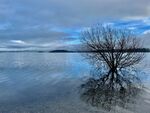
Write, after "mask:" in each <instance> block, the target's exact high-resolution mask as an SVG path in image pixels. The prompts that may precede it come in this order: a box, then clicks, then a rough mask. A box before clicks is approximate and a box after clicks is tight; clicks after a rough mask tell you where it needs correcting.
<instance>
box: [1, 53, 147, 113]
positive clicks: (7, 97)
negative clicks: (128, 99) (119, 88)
mask: <svg viewBox="0 0 150 113" xmlns="http://www.w3.org/2000/svg"><path fill="white" fill-rule="evenodd" d="M148 59H149V58H146V60H145V61H144V62H145V63H141V64H140V65H139V69H141V70H143V72H142V73H143V74H142V75H141V76H143V78H144V79H143V81H145V84H146V85H147V86H148V84H149V80H150V79H149V78H150V77H148V74H149V72H148V71H149V69H150V64H149V60H148ZM90 68H91V66H90V65H89V64H88V61H86V60H85V59H84V58H83V57H82V55H81V54H77V53H74V54H70V53H67V54H66V53H64V54H63V53H0V113H99V112H100V113H107V112H108V111H104V110H102V109H101V108H96V107H92V106H90V105H88V104H86V103H84V102H83V101H82V100H81V99H80V91H79V87H80V85H81V84H82V83H83V82H84V80H85V79H86V78H88V77H89V76H90ZM145 78H146V79H145ZM149 93H150V90H149V89H148V87H146V88H145V91H144V92H143V94H142V96H141V99H139V101H137V104H136V105H132V106H133V107H131V108H130V109H122V108H119V107H116V109H115V111H111V112H119V113H141V112H143V113H149V111H150V108H149V106H150V94H149ZM139 107H140V108H139Z"/></svg>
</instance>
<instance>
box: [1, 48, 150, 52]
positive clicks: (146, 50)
mask: <svg viewBox="0 0 150 113" xmlns="http://www.w3.org/2000/svg"><path fill="white" fill-rule="evenodd" d="M5 52H36V53H98V52H150V49H148V48H139V49H123V50H120V49H114V50H96V51H86V50H51V51H50V50H14V51H13V50H12V51H0V53H5Z"/></svg>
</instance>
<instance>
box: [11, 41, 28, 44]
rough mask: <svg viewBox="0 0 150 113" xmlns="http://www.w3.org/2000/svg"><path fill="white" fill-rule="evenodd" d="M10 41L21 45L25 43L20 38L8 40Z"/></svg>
mask: <svg viewBox="0 0 150 113" xmlns="http://www.w3.org/2000/svg"><path fill="white" fill-rule="evenodd" d="M10 42H12V43H15V44H22V45H25V44H27V43H26V42H24V41H22V40H10Z"/></svg>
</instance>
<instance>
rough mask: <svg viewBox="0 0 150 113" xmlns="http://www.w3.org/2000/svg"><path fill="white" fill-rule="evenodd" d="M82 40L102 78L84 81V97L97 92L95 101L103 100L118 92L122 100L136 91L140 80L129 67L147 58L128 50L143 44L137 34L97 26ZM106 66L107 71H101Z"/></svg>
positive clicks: (86, 33) (82, 36)
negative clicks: (103, 97) (128, 69)
mask: <svg viewBox="0 0 150 113" xmlns="http://www.w3.org/2000/svg"><path fill="white" fill-rule="evenodd" d="M81 41H82V44H83V46H82V47H83V48H82V49H84V50H85V51H88V52H87V53H86V55H85V57H86V58H87V59H89V60H90V61H91V62H92V63H93V64H94V65H96V66H95V70H96V71H95V72H96V75H98V76H99V78H98V79H89V80H88V82H86V83H85V84H82V89H84V90H85V91H84V93H83V95H82V96H85V95H86V94H89V93H90V95H91V93H92V94H94V96H93V97H92V98H91V100H92V102H94V100H95V99H96V100H98V101H101V102H102V100H101V97H102V96H105V97H106V95H107V94H108V95H109V94H110V93H111V95H110V96H111V97H113V96H116V95H117V96H119V97H122V99H123V97H124V98H126V97H129V95H130V96H131V95H134V94H136V93H135V91H137V90H136V89H137V87H138V86H137V84H139V82H140V79H139V78H138V77H137V76H136V75H135V74H132V73H130V71H127V68H128V67H131V66H133V65H135V64H138V63H139V62H140V61H141V60H142V59H143V58H144V54H143V53H139V52H138V53H137V52H128V50H135V49H139V48H141V47H142V45H141V44H140V41H139V39H138V38H137V37H136V35H134V33H132V32H131V31H129V30H127V29H117V28H113V27H110V26H103V25H97V26H95V27H92V28H90V29H87V30H85V31H83V32H82V34H81ZM125 51H126V52H125ZM102 65H103V66H104V67H105V70H106V71H107V72H106V73H104V74H102V73H101V70H100V69H101V67H102ZM95 72H94V74H95ZM94 81H95V82H94ZM94 92H95V93H94ZM97 92H98V94H97ZM133 92H134V93H133ZM104 94H105V95H104ZM98 95H100V96H98ZM99 99H100V100H99ZM105 99H106V98H105ZM107 99H108V97H107ZM119 99H121V98H119ZM88 100H90V99H88ZM111 100H112V98H111ZM109 101H110V100H109ZM96 102H97V101H96ZM103 102H104V101H103ZM94 105H97V103H95V104H94Z"/></svg>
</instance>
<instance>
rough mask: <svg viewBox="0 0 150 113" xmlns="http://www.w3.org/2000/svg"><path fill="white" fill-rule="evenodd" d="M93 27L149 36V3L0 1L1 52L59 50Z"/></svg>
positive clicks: (129, 0) (145, 0) (146, 0)
mask: <svg viewBox="0 0 150 113" xmlns="http://www.w3.org/2000/svg"><path fill="white" fill-rule="evenodd" d="M95 23H111V24H113V25H115V26H125V27H128V28H129V29H131V30H135V31H136V32H139V33H140V34H142V35H145V34H146V35H147V34H149V32H150V0H0V41H1V45H0V47H1V49H4V48H5V49H7V48H8V49H11V48H19V49H21V48H27V49H28V48H30V49H33V48H38V49H39V48H50V49H55V48H61V47H64V46H65V47H67V46H68V47H69V46H70V45H73V44H77V43H78V35H79V32H80V30H81V29H83V28H86V27H89V26H91V25H93V24H95Z"/></svg>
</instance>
